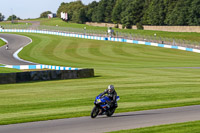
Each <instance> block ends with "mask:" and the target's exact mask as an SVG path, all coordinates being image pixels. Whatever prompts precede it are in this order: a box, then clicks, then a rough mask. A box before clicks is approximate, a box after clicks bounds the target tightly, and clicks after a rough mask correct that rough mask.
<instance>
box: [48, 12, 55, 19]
mask: <svg viewBox="0 0 200 133" xmlns="http://www.w3.org/2000/svg"><path fill="white" fill-rule="evenodd" d="M55 17H56V14H55V13H51V14H48V18H49V19H51V18H55Z"/></svg>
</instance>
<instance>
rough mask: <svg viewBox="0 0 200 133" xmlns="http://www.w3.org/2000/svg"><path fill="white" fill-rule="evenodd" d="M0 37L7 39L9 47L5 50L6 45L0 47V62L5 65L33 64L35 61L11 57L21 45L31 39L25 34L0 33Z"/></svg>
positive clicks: (29, 41) (24, 44)
mask: <svg viewBox="0 0 200 133" xmlns="http://www.w3.org/2000/svg"><path fill="white" fill-rule="evenodd" d="M0 37H2V38H4V39H5V40H7V41H8V46H9V49H8V50H6V46H2V47H0V64H6V65H33V64H35V63H31V62H26V61H22V60H17V59H16V58H14V57H13V54H14V53H15V52H16V51H17V50H18V49H20V48H21V47H24V46H26V45H27V44H29V43H31V39H29V38H28V37H25V36H20V35H14V34H0Z"/></svg>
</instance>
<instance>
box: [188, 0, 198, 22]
mask: <svg viewBox="0 0 200 133" xmlns="http://www.w3.org/2000/svg"><path fill="white" fill-rule="evenodd" d="M188 10H189V20H188V21H189V22H188V23H189V25H200V0H193V1H192V3H191V6H190V7H189V9H188Z"/></svg>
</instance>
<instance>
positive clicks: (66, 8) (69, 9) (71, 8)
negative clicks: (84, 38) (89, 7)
mask: <svg viewBox="0 0 200 133" xmlns="http://www.w3.org/2000/svg"><path fill="white" fill-rule="evenodd" d="M82 8H86V6H85V5H83V3H82V2H81V1H80V0H77V1H75V2H70V3H61V5H60V7H59V8H58V10H57V16H58V17H60V13H61V12H65V13H67V14H68V20H69V21H74V22H76V21H77V20H76V19H77V14H79V12H80V11H79V10H80V9H82ZM74 15H75V16H74Z"/></svg>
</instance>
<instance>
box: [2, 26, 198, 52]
mask: <svg viewBox="0 0 200 133" xmlns="http://www.w3.org/2000/svg"><path fill="white" fill-rule="evenodd" d="M0 32H27V33H41V34H50V35H59V36H68V37H78V38H85V39H93V40H105V41H107V40H108V41H116V42H126V43H134V44H144V45H150V46H157V47H163V48H173V49H179V50H186V51H190V52H196V53H200V50H199V49H193V48H187V47H182V46H173V45H166V44H159V43H152V42H145V41H137V40H127V39H123V38H111V37H98V36H88V35H80V34H73V33H63V32H54V31H43V30H24V29H1V30H0Z"/></svg>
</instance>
